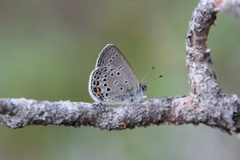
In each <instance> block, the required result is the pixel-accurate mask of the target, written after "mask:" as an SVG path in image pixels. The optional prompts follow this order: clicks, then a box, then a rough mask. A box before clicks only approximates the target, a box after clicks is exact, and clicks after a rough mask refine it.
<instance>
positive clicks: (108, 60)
mask: <svg viewBox="0 0 240 160" xmlns="http://www.w3.org/2000/svg"><path fill="white" fill-rule="evenodd" d="M88 91H89V94H90V96H91V97H92V99H93V100H94V101H95V102H98V103H103V104H128V103H134V102H138V101H140V100H141V99H143V98H146V97H145V96H143V92H144V91H146V85H145V84H140V83H139V82H138V80H137V77H136V75H135V73H134V72H133V70H132V68H131V66H130V64H129V63H128V62H127V59H126V58H125V57H124V55H123V54H122V53H121V52H120V50H119V49H118V48H117V47H115V46H114V45H113V44H107V45H106V46H105V47H104V48H103V50H102V51H101V52H100V54H99V56H98V59H97V62H96V66H95V69H94V70H93V71H92V73H91V75H90V78H89V84H88Z"/></svg>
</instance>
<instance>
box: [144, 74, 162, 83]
mask: <svg viewBox="0 0 240 160" xmlns="http://www.w3.org/2000/svg"><path fill="white" fill-rule="evenodd" d="M162 77H163V75H162V74H161V75H159V76H158V77H155V78H152V79H149V80H148V81H146V82H145V83H149V82H152V81H153V80H155V79H158V78H162Z"/></svg>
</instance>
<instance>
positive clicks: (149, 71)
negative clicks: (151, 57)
mask: <svg viewBox="0 0 240 160" xmlns="http://www.w3.org/2000/svg"><path fill="white" fill-rule="evenodd" d="M154 68H155V66H152V68H151V69H150V70H148V72H147V74H146V75H145V76H144V77H143V78H142V80H141V81H140V83H142V82H143V81H144V80H145V79H146V77H147V76H148V75H149V74H150V73H151V72H152V71H153V70H154Z"/></svg>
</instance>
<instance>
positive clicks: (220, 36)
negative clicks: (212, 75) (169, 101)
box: [0, 0, 240, 160]
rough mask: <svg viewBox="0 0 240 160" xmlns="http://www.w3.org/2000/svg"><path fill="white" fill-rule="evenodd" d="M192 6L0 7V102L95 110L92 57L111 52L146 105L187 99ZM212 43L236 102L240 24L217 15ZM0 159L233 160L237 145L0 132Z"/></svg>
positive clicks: (68, 132) (58, 1)
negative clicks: (132, 76) (66, 103)
mask: <svg viewBox="0 0 240 160" xmlns="http://www.w3.org/2000/svg"><path fill="white" fill-rule="evenodd" d="M196 5H197V1H167V0H158V1H157V0H152V1H144V0H138V1H134V0H130V1H126V0H122V1H120V0H116V1H110V0H102V1H98V0H91V1H83V0H80V1H74V0H71V1H64V0H50V1H48V0H42V1H31V2H24V1H6V0H3V1H1V2H0V35H1V37H0V75H1V78H0V97H12V98H13V97H17V98H18V97H25V98H32V99H40V100H49V101H58V100H70V101H86V102H92V100H91V98H90V97H89V95H88V90H87V85H88V77H89V74H90V72H91V71H92V70H93V68H94V66H95V61H96V58H97V56H98V53H99V52H100V51H101V49H102V48H103V47H104V46H105V45H106V44H107V43H113V44H115V45H116V46H117V47H118V48H119V49H120V50H121V51H122V52H123V53H124V55H125V56H126V57H127V59H128V61H129V62H130V63H131V65H132V67H133V68H134V71H135V72H136V75H137V77H138V78H139V79H141V78H142V77H143V76H144V75H145V74H146V72H147V71H148V70H149V69H150V68H151V66H153V65H155V66H156V69H155V71H154V73H152V74H151V75H150V77H149V78H151V77H156V76H157V75H159V74H164V78H162V79H159V80H155V81H153V82H151V83H150V84H149V85H148V91H147V92H146V95H147V96H148V98H152V97H155V96H173V95H183V94H188V93H189V86H188V79H187V68H186V66H185V58H186V54H185V45H184V41H185V36H186V30H187V27H188V21H189V20H190V17H191V13H192V11H193V9H194V7H195V6H196ZM215 23H216V27H215V26H213V27H212V30H211V32H210V36H209V47H210V48H211V49H212V53H211V54H212V58H213V62H214V66H213V67H214V69H215V71H216V73H217V75H218V78H219V83H220V85H221V87H222V88H223V91H225V92H228V93H237V94H239V93H240V92H239V90H240V87H238V82H239V79H240V77H239V75H240V74H239V70H238V68H239V60H240V57H239V56H240V55H239V50H240V45H239V41H240V31H239V27H240V22H239V20H237V19H234V18H233V17H231V16H230V15H227V14H219V16H218V19H217V21H216V22H215ZM0 130H1V132H0V141H1V143H0V159H6V160H8V159H9V160H10V159H19V160H21V159H24V160H25V159H36V160H41V159H69V160H75V159H115V160H118V159H119V160H120V159H133V160H134V159H138V160H142V159H168V160H169V159H180V160H181V159H183V160H187V159H196V160H198V159H199V160H200V159H211V160H215V159H216V160H220V159H237V157H239V156H240V154H239V149H237V148H239V147H240V142H239V141H237V140H236V137H235V136H229V135H227V134H225V133H221V132H219V130H214V129H211V128H209V127H205V126H200V127H193V126H192V125H187V126H180V127H179V126H160V127H156V126H154V127H149V128H146V129H143V128H139V129H134V130H126V131H121V132H117V131H112V132H109V131H100V130H97V129H92V128H78V129H77V128H66V127H63V126H62V127H56V126H47V127H42V126H37V127H36V126H34V127H27V128H24V129H18V130H11V129H7V128H3V127H1V128H0Z"/></svg>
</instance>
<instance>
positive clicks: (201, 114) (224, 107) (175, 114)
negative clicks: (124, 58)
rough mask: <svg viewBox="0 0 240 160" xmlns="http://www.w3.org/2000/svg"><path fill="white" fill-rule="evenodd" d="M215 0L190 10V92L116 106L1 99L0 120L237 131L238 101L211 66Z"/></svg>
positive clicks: (16, 124)
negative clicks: (191, 126) (200, 126)
mask: <svg viewBox="0 0 240 160" xmlns="http://www.w3.org/2000/svg"><path fill="white" fill-rule="evenodd" d="M215 8H216V5H215V3H214V1H209V0H201V1H200V2H199V4H198V6H197V7H196V9H195V10H194V12H193V14H192V18H191V20H190V23H189V28H188V31H187V38H186V51H187V68H188V71H189V84H190V86H191V90H190V95H189V96H174V97H163V98H154V99H151V100H148V101H145V102H141V103H137V104H129V105H125V106H121V107H118V108H110V107H105V106H103V105H102V104H95V103H94V104H90V103H84V102H69V101H58V102H49V101H38V100H30V99H28V100H27V99H24V98H19V99H13V98H12V99H11V98H2V99H0V124H1V125H2V126H6V127H9V128H22V127H25V126H28V125H65V126H75V127H80V126H90V127H95V128H99V129H105V130H123V129H127V128H129V129H132V128H135V127H146V126H150V125H161V124H169V123H170V124H176V125H181V124H189V123H191V124H194V125H197V124H199V123H202V124H205V125H208V126H212V127H215V128H218V129H221V130H224V131H227V132H229V133H231V132H235V133H239V132H240V100H239V98H238V97H237V95H233V94H226V93H223V92H222V91H221V88H220V87H219V85H218V83H217V80H216V79H217V77H216V74H215V73H214V71H213V69H212V68H211V64H212V62H211V57H210V49H208V47H207V37H208V33H209V31H210V27H211V25H212V24H213V23H214V20H215V19H216V12H215V11H216V9H215Z"/></svg>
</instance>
